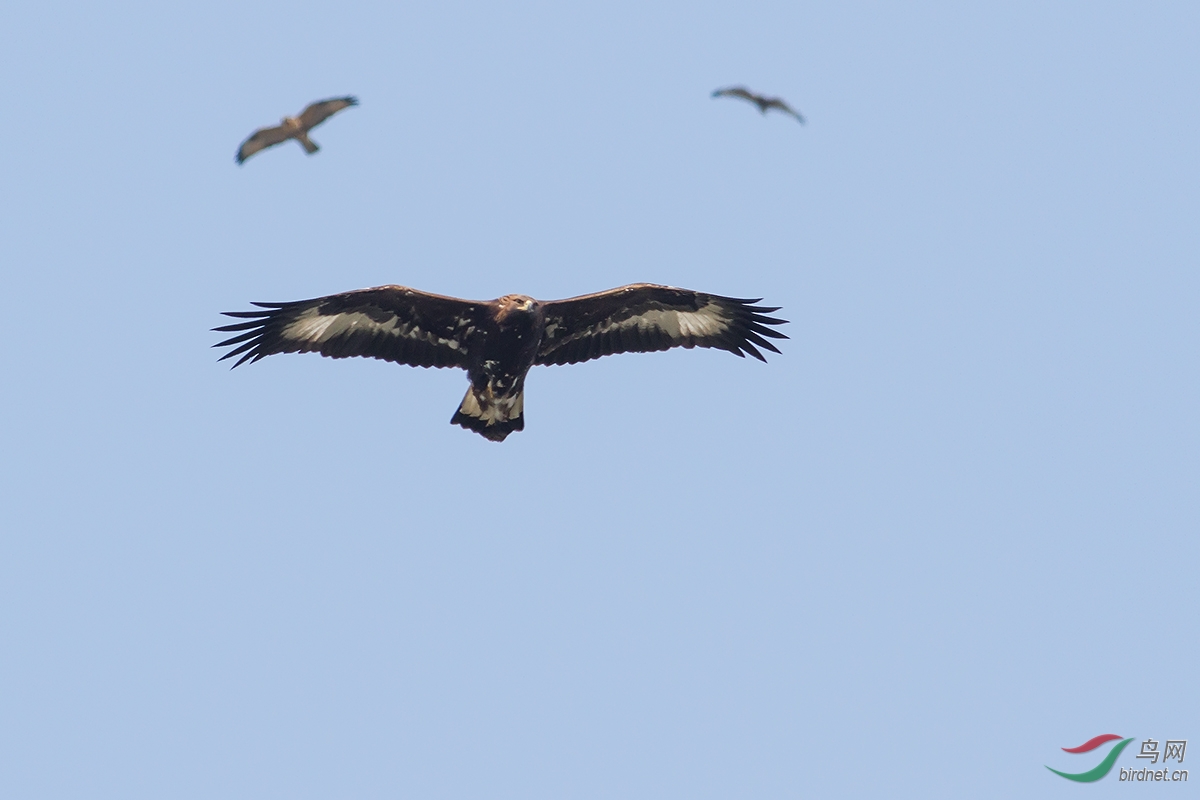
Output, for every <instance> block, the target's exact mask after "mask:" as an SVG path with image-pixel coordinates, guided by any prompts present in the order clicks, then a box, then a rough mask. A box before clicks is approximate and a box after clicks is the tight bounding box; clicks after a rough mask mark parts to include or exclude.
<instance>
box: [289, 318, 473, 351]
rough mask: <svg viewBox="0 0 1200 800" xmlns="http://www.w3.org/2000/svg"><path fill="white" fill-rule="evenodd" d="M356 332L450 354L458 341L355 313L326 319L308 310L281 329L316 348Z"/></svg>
mask: <svg viewBox="0 0 1200 800" xmlns="http://www.w3.org/2000/svg"><path fill="white" fill-rule="evenodd" d="M356 329H359V330H365V331H372V332H376V333H387V334H391V335H393V336H400V337H403V338H406V339H424V340H425V341H428V342H431V343H433V344H439V345H444V346H446V347H449V348H450V349H451V350H458V349H459V343H458V341H457V340H455V339H443V338H441V337H439V336H435V335H434V334H432V333H430V332H428V331H424V330H421V329H420V328H418V327H416V326H415V325H409V324H404V323H401V322H400V319H399V317H396V316H392V317H391V319H389V320H387V321H386V322H377V321H375V320H373V319H371V317H370V316H369V315H367V314H363V313H361V312H357V311H352V312H347V313H342V314H330V315H325V314H321V313H320V312H319V311H318V310H317V309H315V308H310V309H308V310H306V311H305V312H304V313H303V314H301V315H300V316H299V317H297V318H296V320H295V321H294V322H292V323H291V324H290V325H288V326H287V327H286V328H284V329H283V335H284V336H285V337H286V338H289V339H294V340H298V341H302V342H311V343H318V344H319V343H321V342H327V341H329V340H330V339H333V338H336V337H338V336H341V335H342V334H344V333H349V332H352V331H354V330H356Z"/></svg>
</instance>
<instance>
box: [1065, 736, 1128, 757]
mask: <svg viewBox="0 0 1200 800" xmlns="http://www.w3.org/2000/svg"><path fill="white" fill-rule="evenodd" d="M1120 738H1121V737H1120V736H1117V735H1116V734H1115V733H1102V734H1100V735H1099V736H1097V737H1096V738H1094V739H1088V740H1087V741H1086V742H1084V743H1083V744H1081V745H1079V747H1064V748H1063V750H1066V751H1067V752H1068V753H1086V752H1088V751H1089V750H1095V749H1096V748H1097V747H1099V746H1100V745H1102V744H1104V743H1105V742H1111V741H1112V740H1113V739H1120Z"/></svg>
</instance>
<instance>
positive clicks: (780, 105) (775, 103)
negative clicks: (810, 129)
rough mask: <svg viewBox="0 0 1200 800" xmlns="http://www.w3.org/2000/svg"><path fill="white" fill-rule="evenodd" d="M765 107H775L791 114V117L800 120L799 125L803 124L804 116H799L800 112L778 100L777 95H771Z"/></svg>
mask: <svg viewBox="0 0 1200 800" xmlns="http://www.w3.org/2000/svg"><path fill="white" fill-rule="evenodd" d="M767 108H777V109H779V110H780V111H782V112H783V113H785V114H791V115H792V116H793V117H795V118H796V119H798V120H800V124H801V125H803V124H804V117H802V116H800V112H799V111H797V110H796V109H794V108H792V107H791V106H789V105H788V104H787V103H785V102H783V101H782V100H780V99H779V98H778V97H772V98H771V99H770V100H768V101H767Z"/></svg>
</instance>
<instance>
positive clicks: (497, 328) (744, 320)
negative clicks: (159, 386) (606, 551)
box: [213, 283, 787, 442]
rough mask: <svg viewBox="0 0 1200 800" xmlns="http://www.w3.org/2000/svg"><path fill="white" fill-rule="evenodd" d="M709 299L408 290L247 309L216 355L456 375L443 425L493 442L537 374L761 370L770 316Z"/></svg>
mask: <svg viewBox="0 0 1200 800" xmlns="http://www.w3.org/2000/svg"><path fill="white" fill-rule="evenodd" d="M758 302H760V301H759V300H739V299H735V298H732V297H721V296H719V295H715V294H704V293H703V292H693V291H690V290H688V289H676V288H673V287H670V286H656V285H655V284H652V283H635V284H631V285H629V286H622V287H620V288H618V289H610V290H608V291H607V292H598V293H596V294H588V295H583V296H582V297H572V298H570V299H569V300H553V301H550V302H541V301H538V300H534V299H533V298H532V297H526V296H525V295H521V294H509V295H505V296H504V297H501V298H499V299H497V300H491V301H487V302H480V301H474V300H459V299H458V298H456V297H444V296H442V295H437V294H429V293H428V292H419V291H417V290H416V289H409V288H408V287H406V286H379V287H376V288H374V289H360V290H358V291H354V292H344V293H342V294H331V295H329V296H328V297H318V298H316V299H313V300H300V301H297V302H293V303H254V304H253V305H256V306H258V307H259V309H261V310H258V311H227V312H225V316H227V317H234V318H236V319H245V320H247V321H246V322H237V323H234V324H232V325H222V326H221V327H219V328H214V329H213V330H216V331H225V332H234V333H235V334H236V335H234V336H231V337H230V338H228V339H226V340H225V341H223V342H220V343H218V344H216V345H213V346H214V347H232V348H233V349H232V350H230V351H229V352H228V353H226V354H225V355H223V356H222V357H221V359H220V360H222V361H224V360H225V359H227V358H232V357H234V356H239V355H240V356H241V358H240V359H238V361H237V363H236V364H234V366H235V367H237V366H239V365H240V364H242V363H243V362H245V361H257V360H259V359H260V358H264V357H265V356H269V355H272V354H273V353H309V352H317V353H320V354H321V355H323V356H329V357H330V358H349V357H351V356H365V357H368V358H381V359H383V360H385V361H394V362H396V363H398V364H408V365H410V366H413V367H460V368H462V369H465V370H466V371H467V378H468V379H469V380H470V382H471V386H470V388H468V389H467V394H466V396H465V397H464V398H463V401H462V404H461V405H460V406H459V408H458V411H457V412H456V413H455V414H454V416H453V417H452V418H451V420H450V422H451V424H454V425H461V426H462V427H464V428H466V429H468V430H472V431H475V432H476V433H480V434H482V435H483V436H484V437H485V438H488V439H491V440H492V441H494V442H500V441H503V440H504V438H505V437H506V436H508V434H510V433H512V432H513V431H519V430H523V429H524V428H525V418H524V414H523V412H524V405H525V402H524V390H525V374H526V373H527V372H529V368H530V367H532V366H534V365H535V364H547V365H548V364H575V363H578V362H581V361H589V360H591V359H593V358H599V357H600V356H606V355H610V354H613V353H649V352H654V351H656V350H667V349H670V348H672V347H687V348H692V347H714V348H717V349H719V350H728V351H729V352H731V353H733V354H734V355H737V356H742V357H744V355H745V354H746V353H749V354H750V355H752V356H754V357H755V358H757V359H758V360H760V361H766V359H765V358H764V357H763V354H762V353H760V352H759V350H758V348H759V347H761V348H763V349H765V350H770V351H771V352H773V353H778V352H779V350H777V349H776V348H775V345H773V344H771V342H769V341H768V340H767V338H764V337H768V338H771V339H786V338H787V337H786V336H785V335H783V334H782V333H780V332H779V331H776V330H774V329H772V328H771V327H768V326H772V325H782V324H784V323H785V322H786V321H787V320H782V319H774V318H772V317H768V316H766V315H767V314H769V313H771V312H773V311H778V310H779V309H778V308H769V307H763V306H758V305H755V303H758Z"/></svg>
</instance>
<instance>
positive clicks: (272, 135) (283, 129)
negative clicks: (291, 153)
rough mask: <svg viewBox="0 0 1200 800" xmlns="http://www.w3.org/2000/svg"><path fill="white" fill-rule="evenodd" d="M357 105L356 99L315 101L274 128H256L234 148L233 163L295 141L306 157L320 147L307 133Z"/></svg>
mask: <svg viewBox="0 0 1200 800" xmlns="http://www.w3.org/2000/svg"><path fill="white" fill-rule="evenodd" d="M356 105H358V98H356V97H334V98H332V99H329V100H318V101H317V102H315V103H313V104H311V105H310V106H309V107H308V108H306V109H304V110H303V111H301V112H300V116H298V117H284V118H283V122H281V123H280V124H279V125H276V126H275V127H274V128H259V129H258V130H256V131H255V132H254V133H252V134H250V138H249V139H247V140H246V141H244V142H242V146H241V147H239V148H238V153H237V163H239V164H241V163H242V162H243V161H245V160H246V159H247V158H249V157H250V156H252V155H254V154H255V153H257V152H258V151H259V150H266V149H267V148H268V147H274V146H275V145H277V144H280V143H282V142H286V141H287V140H288V139H295V140H296V141H297V142H299V143H300V146H301V147H303V148H304V151H305V152H306V153H308V154H309V155H312V154H313V153H315V152H317V151H318V150H320V149H321V148H319V147H317V145H316V143H315V142H313V140H312V139H310V138H308V132H309V131H311V130H312V129H313V128H315V127H317V126H318V125H320V124H321V123H322V122H324V121H325V120H327V119H329V118H330V117H332V116H333V115H334V114H336V113H337V112H339V111H341V110H342V109H343V108H349V107H350V106H356Z"/></svg>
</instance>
